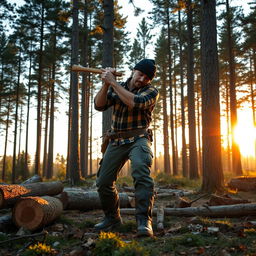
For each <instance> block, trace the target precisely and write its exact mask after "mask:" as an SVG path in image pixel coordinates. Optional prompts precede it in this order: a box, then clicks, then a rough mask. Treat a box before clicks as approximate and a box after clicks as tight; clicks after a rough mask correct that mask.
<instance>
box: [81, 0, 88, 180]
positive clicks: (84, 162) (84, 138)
mask: <svg viewBox="0 0 256 256" xmlns="http://www.w3.org/2000/svg"><path fill="white" fill-rule="evenodd" d="M87 19H88V7H87V1H85V5H84V26H83V46H82V65H83V66H84V67H87V66H88V24H87ZM89 90H90V85H89V79H88V75H87V73H85V72H84V73H83V80H82V103H81V139H80V164H81V174H82V177H86V176H88V174H89V173H88V134H89V132H88V129H89V95H90V93H89Z"/></svg>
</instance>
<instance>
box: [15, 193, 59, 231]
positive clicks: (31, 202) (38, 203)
mask: <svg viewBox="0 0 256 256" xmlns="http://www.w3.org/2000/svg"><path fill="white" fill-rule="evenodd" d="M62 210H63V207H62V203H61V201H60V200H59V199H57V198H54V197H50V196H44V197H25V198H21V199H20V200H19V201H18V202H17V203H16V204H15V206H14V208H13V215H12V218H13V221H14V223H15V224H16V225H17V226H18V227H23V228H26V229H28V230H30V231H34V230H37V229H39V228H43V227H44V226H46V225H48V224H49V223H51V222H52V221H54V220H55V219H56V218H57V217H59V216H60V215H61V213H62Z"/></svg>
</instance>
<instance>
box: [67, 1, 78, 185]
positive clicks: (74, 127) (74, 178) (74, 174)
mask: <svg viewBox="0 0 256 256" xmlns="http://www.w3.org/2000/svg"><path fill="white" fill-rule="evenodd" d="M78 5H79V2H78V0H74V1H73V14H72V17H73V24H72V53H71V65H77V64H78V49H79V31H78ZM78 105H79V104H78V74H77V73H76V72H74V71H73V72H71V135H70V159H69V164H70V171H71V172H70V178H71V184H72V185H74V184H77V183H78V182H79V181H80V166H79V142H78V141H79V136H78V131H79V113H78V108H79V107H78Z"/></svg>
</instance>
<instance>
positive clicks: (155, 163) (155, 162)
mask: <svg viewBox="0 0 256 256" xmlns="http://www.w3.org/2000/svg"><path fill="white" fill-rule="evenodd" d="M153 116H154V118H153V122H154V126H153V127H154V129H153V134H154V140H153V142H154V156H155V157H154V172H155V173H156V172H157V168H158V166H157V157H156V114H155V112H153Z"/></svg>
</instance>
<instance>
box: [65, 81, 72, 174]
mask: <svg viewBox="0 0 256 256" xmlns="http://www.w3.org/2000/svg"><path fill="white" fill-rule="evenodd" d="M71 85H72V82H71V80H70V88H69V106H68V130H67V133H68V134H67V135H68V145H67V165H66V179H70V178H71V170H70V144H71V142H70V140H71Z"/></svg>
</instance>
